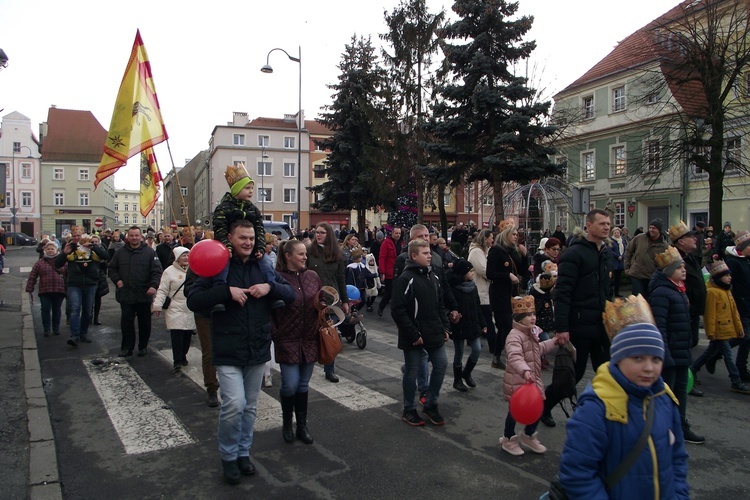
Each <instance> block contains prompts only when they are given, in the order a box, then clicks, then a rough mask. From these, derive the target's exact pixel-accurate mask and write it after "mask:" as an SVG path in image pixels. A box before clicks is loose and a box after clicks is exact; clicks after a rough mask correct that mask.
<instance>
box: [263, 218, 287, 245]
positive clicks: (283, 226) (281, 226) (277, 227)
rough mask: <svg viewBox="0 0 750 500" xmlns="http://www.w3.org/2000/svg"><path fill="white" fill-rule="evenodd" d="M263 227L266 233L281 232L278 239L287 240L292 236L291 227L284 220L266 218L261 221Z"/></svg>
mask: <svg viewBox="0 0 750 500" xmlns="http://www.w3.org/2000/svg"><path fill="white" fill-rule="evenodd" d="M263 228H264V229H265V230H266V232H267V233H281V235H280V236H279V240H288V239H289V238H291V237H292V228H290V227H289V224H287V223H286V222H280V221H275V220H266V221H263Z"/></svg>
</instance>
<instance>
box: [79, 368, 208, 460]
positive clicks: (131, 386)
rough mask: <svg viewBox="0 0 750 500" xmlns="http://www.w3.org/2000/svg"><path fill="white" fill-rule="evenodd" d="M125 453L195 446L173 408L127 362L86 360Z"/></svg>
mask: <svg viewBox="0 0 750 500" xmlns="http://www.w3.org/2000/svg"><path fill="white" fill-rule="evenodd" d="M83 364H84V366H85V367H86V371H87V372H88V375H89V378H90V379H91V381H92V383H93V384H94V387H95V388H96V392H97V393H98V394H99V397H100V398H101V400H102V403H104V408H105V409H106V411H107V415H108V416H109V419H110V420H111V421H112V425H113V426H114V428H115V430H116V431H117V435H118V436H119V438H120V441H121V442H122V445H123V446H124V447H125V453H127V454H129V455H131V454H139V453H147V452H151V451H157V450H162V449H166V448H175V447H177V446H183V445H186V444H190V443H193V442H194V441H193V438H192V437H191V436H190V434H189V433H188V431H187V429H186V428H185V426H183V425H182V423H181V422H180V421H179V419H178V418H177V416H176V415H175V414H174V412H173V411H172V409H171V408H170V407H169V405H167V404H166V403H165V402H164V401H163V400H162V399H160V398H159V397H158V396H156V394H154V393H153V392H152V391H151V389H150V388H149V387H148V385H147V384H146V382H144V380H143V379H142V378H141V377H140V376H139V375H138V373H136V371H135V370H134V369H133V368H132V367H131V366H130V365H129V364H128V363H127V362H122V361H118V360H117V359H116V358H98V359H95V360H91V359H87V360H83Z"/></svg>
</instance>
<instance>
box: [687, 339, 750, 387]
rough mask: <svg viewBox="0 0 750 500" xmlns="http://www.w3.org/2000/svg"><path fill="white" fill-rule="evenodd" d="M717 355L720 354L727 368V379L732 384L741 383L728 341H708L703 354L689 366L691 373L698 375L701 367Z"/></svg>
mask: <svg viewBox="0 0 750 500" xmlns="http://www.w3.org/2000/svg"><path fill="white" fill-rule="evenodd" d="M717 353H721V355H722V357H723V358H724V365H725V366H726V367H727V371H728V372H729V379H730V380H731V381H732V384H739V383H740V382H742V379H741V378H740V371H739V370H738V369H737V365H736V364H734V358H733V357H732V346H731V344H730V343H729V341H728V340H712V341H710V342H709V343H708V347H706V350H705V351H703V354H701V355H700V356H698V359H696V360H695V361H694V362H693V366H691V367H690V369H691V370H693V373H698V372H699V371H700V369H701V366H703V365H704V364H705V363H706V360H708V359H709V358H710V357H711V356H714V355H715V354H717Z"/></svg>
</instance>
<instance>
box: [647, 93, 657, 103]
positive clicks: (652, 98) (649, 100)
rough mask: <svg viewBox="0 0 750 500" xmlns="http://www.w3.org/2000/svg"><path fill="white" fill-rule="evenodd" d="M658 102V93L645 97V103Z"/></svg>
mask: <svg viewBox="0 0 750 500" xmlns="http://www.w3.org/2000/svg"><path fill="white" fill-rule="evenodd" d="M657 102H659V94H657V93H653V94H649V95H648V96H647V97H646V104H656V103H657Z"/></svg>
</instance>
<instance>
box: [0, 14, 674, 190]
mask: <svg viewBox="0 0 750 500" xmlns="http://www.w3.org/2000/svg"><path fill="white" fill-rule="evenodd" d="M398 3H399V0H318V1H316V2H312V1H309V0H272V1H263V2H261V1H258V0H249V1H248V0H212V1H210V2H206V1H205V0H201V1H196V0H181V1H167V0H129V1H127V2H114V1H108V0H67V1H61V0H35V1H30V0H0V48H2V49H3V50H5V52H6V54H7V55H8V57H9V58H10V61H9V65H8V67H7V68H6V69H4V70H2V71H1V72H0V109H3V108H4V109H3V111H2V112H0V115H2V116H4V115H6V114H8V113H10V112H13V111H18V112H20V113H22V114H24V115H26V116H28V117H29V118H30V119H31V125H32V130H33V131H34V132H35V134H36V133H38V125H39V123H40V122H43V121H45V120H46V119H47V110H48V109H49V107H50V106H51V105H56V106H57V107H58V108H63V109H81V110H90V111H92V112H93V113H94V116H96V118H97V119H98V120H99V122H100V123H101V124H102V126H103V127H104V128H108V127H109V123H110V119H111V116H112V109H113V106H114V101H115V97H116V95H117V90H118V88H119V85H120V81H121V79H122V75H123V72H124V71H125V66H126V64H127V61H128V57H129V55H130V50H131V48H132V44H133V39H134V38H135V32H136V29H140V30H141V36H142V38H143V41H144V44H145V45H146V50H147V51H148V54H149V58H150V60H151V67H152V72H153V75H154V81H155V85H156V90H157V93H158V95H159V101H160V103H161V107H162V116H163V118H164V121H165V124H166V128H167V132H168V133H169V136H170V139H169V143H170V148H171V151H172V155H173V158H174V163H175V165H176V166H177V167H180V166H182V165H184V163H185V162H186V160H189V159H191V158H192V157H194V156H195V155H196V154H197V153H198V152H199V151H201V150H202V149H205V148H207V146H208V140H209V138H210V135H211V131H212V130H213V128H214V126H215V125H220V124H225V123H226V122H228V121H230V120H231V118H232V112H234V111H245V112H247V113H248V114H249V117H250V118H251V119H252V118H255V117H258V116H268V117H281V116H282V115H283V114H285V113H296V111H297V89H298V73H297V72H298V69H299V68H298V65H297V63H295V62H292V61H290V60H288V59H287V58H286V56H285V55H284V54H283V53H282V52H279V51H276V52H274V53H273V54H272V55H271V60H270V63H271V65H272V66H273V67H274V73H273V74H271V75H268V74H264V73H261V72H260V67H261V66H263V65H264V64H265V63H266V54H267V53H268V51H269V50H271V49H273V48H276V47H280V48H283V49H285V50H286V51H287V52H289V53H290V54H291V55H293V56H295V57H296V56H297V51H298V47H300V46H301V47H302V107H303V109H304V110H305V117H306V118H307V119H313V118H316V117H317V116H318V115H319V113H320V109H321V107H322V106H323V105H325V104H326V103H328V102H330V96H331V91H330V90H329V89H328V88H327V85H328V84H331V83H335V82H336V79H337V75H338V69H337V68H336V66H337V64H338V63H339V61H340V60H341V54H342V52H343V50H344V44H346V43H347V42H349V40H350V39H351V37H352V35H353V34H355V33H356V34H357V35H364V36H367V35H371V36H372V40H373V43H374V44H375V45H380V44H381V41H380V38H379V37H378V35H379V34H381V33H384V32H385V31H386V28H385V22H384V21H383V12H384V11H386V10H387V11H388V12H391V11H392V10H393V8H394V7H395V6H396V5H398ZM677 3H679V2H678V0H630V1H629V2H626V3H622V2H614V1H611V0H566V1H560V0H521V1H520V12H521V13H522V14H529V15H533V16H534V18H535V21H534V26H533V28H532V31H531V33H530V35H529V38H530V39H534V40H536V41H537V50H536V52H535V54H534V56H533V61H536V62H537V66H538V67H539V68H542V69H543V72H541V75H540V76H539V77H537V80H536V81H535V82H534V83H535V84H536V85H537V86H538V87H540V88H544V89H546V93H547V95H550V96H551V95H552V94H554V93H555V92H556V91H559V90H561V89H563V88H564V87H565V86H567V85H568V84H569V83H571V82H572V81H573V80H575V79H576V78H577V77H578V76H580V75H582V74H583V73H584V72H585V71H586V70H588V69H589V68H590V67H591V66H593V65H594V64H596V62H598V61H599V60H600V59H601V58H602V57H604V56H605V55H606V54H607V53H608V52H610V51H611V50H612V48H613V47H614V46H615V44H616V43H617V42H618V41H619V40H622V39H623V38H625V37H626V36H627V35H629V34H630V33H632V32H633V31H635V30H637V29H638V28H640V27H642V26H643V25H645V24H647V23H648V22H649V21H651V20H652V19H654V18H656V17H657V16H659V15H660V14H662V13H664V12H666V11H667V10H669V9H670V8H671V7H673V6H675V5H677ZM428 5H429V7H430V10H431V11H432V12H435V11H437V10H439V9H441V8H443V7H445V9H446V11H448V12H449V15H451V14H452V12H451V11H450V7H451V5H452V2H448V1H443V0H428ZM537 82H538V83H537ZM155 150H156V155H157V159H158V161H159V165H160V167H161V170H162V173H166V171H167V170H169V169H171V162H170V160H169V155H168V152H167V146H166V145H165V144H164V143H162V144H160V145H158V146H156V148H155ZM134 174H135V164H134V163H133V162H132V160H131V163H130V164H129V165H128V166H127V167H125V168H123V169H121V170H120V172H118V174H117V175H116V177H115V184H116V187H117V188H118V189H137V188H138V179H137V177H136V176H135V175H134Z"/></svg>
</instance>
